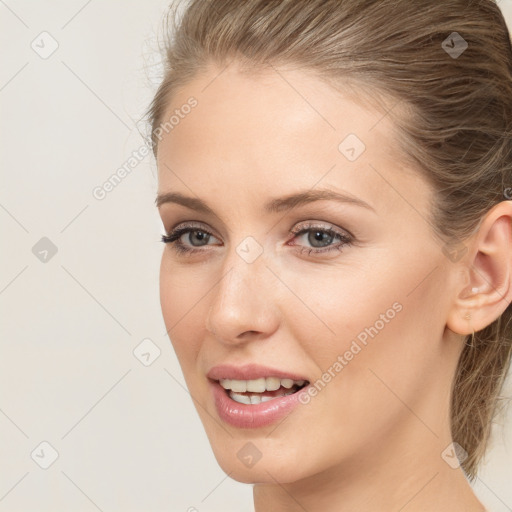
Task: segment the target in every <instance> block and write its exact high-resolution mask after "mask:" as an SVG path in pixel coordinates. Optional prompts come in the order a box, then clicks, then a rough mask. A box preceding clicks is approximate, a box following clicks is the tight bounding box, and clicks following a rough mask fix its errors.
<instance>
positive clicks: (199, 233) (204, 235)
mask: <svg viewBox="0 0 512 512" xmlns="http://www.w3.org/2000/svg"><path fill="white" fill-rule="evenodd" d="M194 233H195V235H196V237H197V238H198V239H199V241H200V242H201V241H203V242H204V241H205V240H206V241H208V234H207V233H205V232H204V231H194ZM199 245H201V244H199Z"/></svg>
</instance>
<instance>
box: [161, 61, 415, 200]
mask: <svg viewBox="0 0 512 512" xmlns="http://www.w3.org/2000/svg"><path fill="white" fill-rule="evenodd" d="M191 97H193V98H194V100H195V102H196V105H195V106H194V107H193V108H188V107H187V108H184V107H183V106H184V105H187V104H188V103H190V98H191ZM356 97H357V90H354V88H353V86H350V85H348V84H347V89H346V91H345V92H344V91H343V90H340V88H338V89H334V88H333V87H331V86H329V85H328V84H326V83H325V82H323V81H321V80H320V79H318V78H317V77H315V76H314V75H312V74H311V73H306V72H304V71H299V70H290V69H287V70H284V69H277V68H269V69H267V70H265V71H264V72H261V73H253V74H249V73H248V72H241V71H240V70H239V69H238V68H237V67H236V66H228V67H227V68H219V67H213V66H212V67H210V68H209V69H208V70H207V71H206V72H205V73H203V74H201V75H200V76H198V77H197V78H196V79H195V80H194V81H192V82H191V83H190V84H188V85H186V86H184V87H182V88H181V89H179V90H178V91H176V93H175V95H174V96H173V98H172V101H171V102H170V104H169V105H168V108H167V111H166V113H165V115H164V121H165V120H166V119H168V118H170V117H171V116H173V115H174V116H175V117H176V116H178V117H179V122H178V123H177V124H174V126H173V127H172V129H171V130H169V131H168V132H167V133H164V135H163V137H162V140H161V142H160V143H159V149H158V160H157V162H158V169H159V192H166V191H168V190H171V189H178V190H180V191H183V192H186V191H187V188H186V187H184V185H186V184H187V183H188V188H190V184H194V187H193V189H194V190H193V192H194V193H196V194H197V195H199V194H200V193H201V191H202V187H203V185H204V186H205V187H207V188H205V189H204V190H208V191H210V190H212V189H216V190H219V189H220V188H225V187H226V186H229V188H230V189H231V190H237V191H240V190H243V189H244V188H245V189H246V188H247V186H248V185H249V186H250V187H251V190H250V191H247V193H251V195H253V194H254V193H256V192H257V193H258V194H263V195H276V192H278V191H282V192H283V193H286V192H291V191H292V190H293V189H304V188H311V187H313V186H315V184H319V185H321V186H323V187H327V188H328V187H329V184H331V185H332V186H336V187H337V188H344V189H345V190H348V191H350V192H351V193H353V194H356V195H359V196H361V197H363V198H365V199H367V200H368V202H370V203H372V204H374V205H378V204H379V203H380V205H381V208H384V209H385V208H386V207H389V204H386V203H388V202H389V200H393V199H394V200H396V198H397V190H393V188H394V187H393V182H396V181H397V180H398V181H399V182H400V184H401V185H402V187H403V186H404V185H405V186H406V188H409V193H410V190H411V189H410V187H411V186H414V188H416V189H418V190H419V189H420V188H421V187H415V185H417V182H418V179H419V176H418V175H417V173H415V172H407V171H408V170H409V169H407V168H406V167H405V166H404V165H402V161H401V159H400V154H399V151H398V145H397V141H396V138H395V137H396V131H395V130H396V127H395V126H394V125H393V123H392V121H391V120H390V119H389V117H388V116H386V114H385V111H384V112H383V110H382V109H379V108H377V107H376V106H372V104H370V103H362V102H361V101H356ZM390 173H391V174H390ZM404 180H405V181H407V180H409V181H410V182H409V183H406V182H405V181H404ZM397 186H398V183H397ZM398 188H400V187H398ZM423 189H425V187H423ZM416 201H417V202H419V203H420V202H421V201H420V199H419V198H416Z"/></svg>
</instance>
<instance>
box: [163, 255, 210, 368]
mask: <svg viewBox="0 0 512 512" xmlns="http://www.w3.org/2000/svg"><path fill="white" fill-rule="evenodd" d="M189 274H190V273H189V272H187V271H184V270H183V269H178V268H177V266H176V265H173V264H172V262H171V260H170V258H169V257H168V256H167V255H166V254H165V251H164V254H163V256H162V261H161V264H160V305H161V309H162V316H163V319H164V323H165V328H166V330H167V334H168V336H169V338H170V341H171V343H172V346H173V348H174V351H175V352H176V356H177V357H178V360H179V362H180V365H181V367H182V368H183V370H184V373H185V377H186V376H187V373H186V372H187V370H188V369H189V368H190V367H191V364H192V362H193V361H194V360H195V359H196V354H197V353H198V351H199V349H200V343H201V341H200V340H201V335H200V332H201V330H202V329H203V326H204V322H203V323H201V322H199V321H198V318H204V316H203V314H206V313H205V312H204V311H203V309H204V301H202V300H201V299H202V298H204V295H205V287H204V284H200V283H203V281H202V280H201V279H198V278H195V279H194V276H191V275H189ZM193 283H196V284H195V285H194V284H193Z"/></svg>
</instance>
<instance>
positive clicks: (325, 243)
mask: <svg viewBox="0 0 512 512" xmlns="http://www.w3.org/2000/svg"><path fill="white" fill-rule="evenodd" d="M290 234H291V235H294V239H297V238H300V237H303V238H305V240H303V241H304V242H305V243H306V244H310V246H309V247H308V246H307V245H306V246H304V245H301V244H296V243H293V244H291V245H292V247H300V251H299V252H300V253H301V254H302V253H304V252H307V253H308V254H311V253H314V254H319V253H327V252H330V251H334V250H337V251H341V250H342V248H343V247H345V246H349V245H351V244H352V243H353V236H352V235H350V234H348V233H347V232H344V231H341V230H338V229H337V228H334V226H332V225H330V226H325V225H320V224H315V223H305V224H301V225H299V227H296V228H294V229H292V230H290ZM184 235H187V237H185V236H184ZM305 235H307V236H305ZM182 238H185V239H186V238H188V242H189V244H190V245H189V244H186V243H184V241H183V240H182ZM211 238H214V239H215V237H214V235H213V234H212V233H211V232H210V231H208V230H207V229H205V228H203V227H201V226H198V225H195V224H182V225H180V226H178V227H177V228H175V229H173V230H172V231H171V232H170V233H168V234H165V235H162V242H164V243H166V244H171V245H172V248H173V249H174V250H175V251H176V252H177V253H178V254H183V255H185V254H186V255H190V254H193V253H200V252H204V249H201V247H206V246H207V245H209V244H208V242H209V241H210V239H211ZM335 240H338V243H337V244H333V243H332V242H333V241H335ZM210 245H211V244H210ZM191 247H192V248H191Z"/></svg>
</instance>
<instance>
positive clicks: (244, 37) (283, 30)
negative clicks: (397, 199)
mask: <svg viewBox="0 0 512 512" xmlns="http://www.w3.org/2000/svg"><path fill="white" fill-rule="evenodd" d="M174 7H175V8H174V9H173V8H172V6H171V8H170V11H169V14H168V16H167V17H166V18H165V20H166V22H167V23H168V22H169V20H171V21H173V25H172V27H171V28H172V29H171V30H170V31H169V29H168V27H166V33H167V34H168V39H167V41H166V45H165V76H164V77H163V81H162V83H161V85H160V87H159V88H158V90H157V92H156V95H155V96H154V99H153V102H152V103H151V106H150V108H149V110H148V118H149V122H150V126H151V138H152V144H153V151H154V154H155V156H156V153H157V149H158V140H157V137H156V136H155V130H156V128H157V127H158V126H159V125H160V123H162V121H163V116H164V114H165V111H166V109H167V107H168V105H169V103H170V100H171V98H172V95H173V94H174V93H175V91H176V89H177V88H179V87H182V86H183V85H186V84H187V83H188V82H190V81H191V80H193V79H194V78H195V77H196V76H197V75H198V74H199V73H200V72H202V71H204V70H206V68H207V66H209V65H211V64H212V63H215V64H218V65H219V66H223V65H225V63H226V62H227V61H228V60H230V59H236V61H237V63H240V64H241V65H242V68H244V69H245V70H246V71H247V72H249V73H255V72H256V70H257V69H263V68H264V67H265V66H270V65H271V66H279V65H287V66H295V67H297V68H300V69H303V70H308V71H313V72H314V73H316V74H317V75H318V76H319V77H320V78H322V79H324V80H325V81H327V82H328V83H330V84H333V85H335V86H336V85H342V84H343V85H344V86H346V85H347V84H349V85H351V87H352V88H353V90H354V91H357V94H358V95H359V96H360V97H361V98H363V97H364V98H366V100H370V101H372V102H373V101H374V100H372V99H371V98H376V97H378V98H380V99H381V100H382V101H384V100H383V99H384V98H387V99H388V100H389V99H391V100H392V101H391V103H393V104H394V105H393V106H392V107H391V108H387V107H384V106H383V105H382V109H383V110H384V111H385V112H386V115H389V116H391V118H392V119H393V121H394V123H395V124H396V126H397V129H398V132H397V133H398V136H397V139H398V145H399V147H400V149H401V152H402V153H403V155H404V158H405V159H406V160H407V161H408V162H409V163H411V164H413V165H414V167H415V168H416V169H417V170H418V172H420V173H421V175H422V176H423V177H424V178H425V179H426V180H427V181H428V183H430V184H431V185H432V186H433V190H434V191H435V196H434V197H435V199H434V204H432V205H431V219H428V222H430V223H431V226H432V228H433V231H434V233H435V234H436V236H437V237H438V238H439V240H440V241H441V243H443V244H448V245H451V244H457V243H460V242H461V241H464V240H465V239H467V237H468V236H470V235H472V234H473V233H474V232H475V230H476V229H477V228H478V227H479V224H480V221H481V219H482V217H483V216H484V215H485V213H486V212H487V211H488V210H489V209H490V208H491V207H492V206H493V205H495V204H496V203H497V202H500V201H502V200H503V199H504V190H506V189H507V188H508V187H511V186H512V45H511V40H510V33H509V31H508V29H507V26H506V23H505V20H504V18H503V15H502V13H501V11H500V9H499V8H498V6H497V4H496V3H495V1H493V0H443V1H440V0H421V1H411V0H245V1H233V0H188V1H187V4H186V9H185V11H184V14H178V10H179V7H181V3H177V4H175V6H174ZM454 32H457V33H458V35H456V34H453V33H454ZM466 44H467V48H465V45H466ZM464 48H465V50H464ZM460 50H464V51H462V53H460V54H457V53H459V52H460ZM244 66H245V67H244ZM219 69H220V68H219ZM397 106H398V108H396V107H397ZM505 198H506V199H509V198H511V197H510V196H507V194H505ZM445 246H447V245H445ZM511 317H512V308H511V307H510V306H509V307H507V309H506V310H505V311H504V313H503V314H502V315H501V316H500V317H499V318H498V319H497V320H496V321H494V322H493V323H492V324H491V325H489V326H487V327H486V328H484V329H482V330H480V331H479V332H477V333H475V334H474V337H472V336H468V337H467V338H466V343H465V345H464V348H463V351H462V353H461V356H460V359H459V362H458V367H457V371H456V375H455V379H454V382H453V388H452V403H451V430H452V437H453V440H454V441H456V442H457V443H458V444H460V445H461V446H462V448H464V450H465V451H466V452H467V453H468V458H467V459H466V460H465V461H463V463H462V467H463V469H464V470H465V472H466V474H467V476H468V477H469V478H470V480H473V479H474V478H475V477H476V473H477V468H478V463H479V462H480V460H481V458H482V456H483V455H484V453H485V450H486V446H487V442H488V439H489V436H490V433H491V426H492V420H493V419H494V417H495V414H496V412H497V410H498V409H497V404H498V399H499V393H500V390H501V389H502V386H503V383H504V380H505V378H506V375H507V372H508V369H509V365H510V358H511V353H512V339H511V338H512V337H511V334H512V328H511V326H510V320H511Z"/></svg>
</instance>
